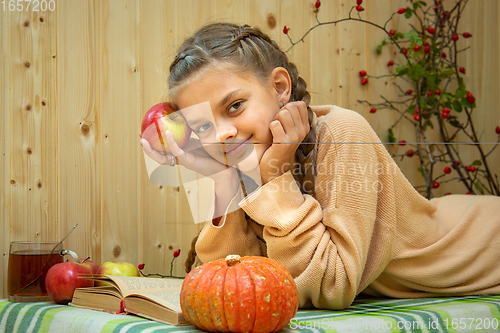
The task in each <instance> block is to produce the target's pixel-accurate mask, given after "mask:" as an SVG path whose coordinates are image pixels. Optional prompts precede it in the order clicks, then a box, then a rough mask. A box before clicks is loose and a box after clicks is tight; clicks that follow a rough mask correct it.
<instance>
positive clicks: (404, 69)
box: [396, 66, 408, 76]
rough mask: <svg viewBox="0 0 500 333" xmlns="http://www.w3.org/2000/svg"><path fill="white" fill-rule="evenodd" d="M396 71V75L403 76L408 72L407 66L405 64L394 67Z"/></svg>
mask: <svg viewBox="0 0 500 333" xmlns="http://www.w3.org/2000/svg"><path fill="white" fill-rule="evenodd" d="M396 73H397V75H396V76H403V75H405V74H406V73H408V67H406V66H402V67H398V68H396Z"/></svg>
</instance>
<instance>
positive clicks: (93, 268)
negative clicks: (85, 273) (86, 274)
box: [82, 257, 99, 274]
mask: <svg viewBox="0 0 500 333" xmlns="http://www.w3.org/2000/svg"><path fill="white" fill-rule="evenodd" d="M82 263H83V264H84V265H87V266H88V267H90V270H91V271H92V274H97V270H98V269H99V265H98V264H96V263H95V262H93V261H92V260H90V257H89V258H86V259H84V260H83V262H82Z"/></svg>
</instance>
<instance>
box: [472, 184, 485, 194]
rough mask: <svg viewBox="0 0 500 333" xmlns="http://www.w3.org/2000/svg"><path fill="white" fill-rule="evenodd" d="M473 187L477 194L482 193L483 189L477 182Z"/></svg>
mask: <svg viewBox="0 0 500 333" xmlns="http://www.w3.org/2000/svg"><path fill="white" fill-rule="evenodd" d="M474 187H475V188H476V190H478V191H479V192H481V193H484V191H483V188H482V187H481V184H479V182H475V183H474Z"/></svg>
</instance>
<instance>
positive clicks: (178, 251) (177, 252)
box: [174, 249, 181, 258]
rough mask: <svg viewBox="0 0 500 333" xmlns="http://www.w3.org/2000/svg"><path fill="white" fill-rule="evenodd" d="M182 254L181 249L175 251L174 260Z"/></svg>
mask: <svg viewBox="0 0 500 333" xmlns="http://www.w3.org/2000/svg"><path fill="white" fill-rule="evenodd" d="M179 254H181V249H178V250H175V251H174V258H177V257H178V256H179Z"/></svg>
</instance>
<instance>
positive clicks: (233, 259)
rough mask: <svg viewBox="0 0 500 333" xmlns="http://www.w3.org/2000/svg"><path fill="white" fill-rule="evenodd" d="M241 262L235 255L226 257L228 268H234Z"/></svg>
mask: <svg viewBox="0 0 500 333" xmlns="http://www.w3.org/2000/svg"><path fill="white" fill-rule="evenodd" d="M240 262H241V257H240V256H239V255H237V254H230V255H228V256H227V257H226V264H227V265H228V266H234V265H236V264H239V263H240Z"/></svg>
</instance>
